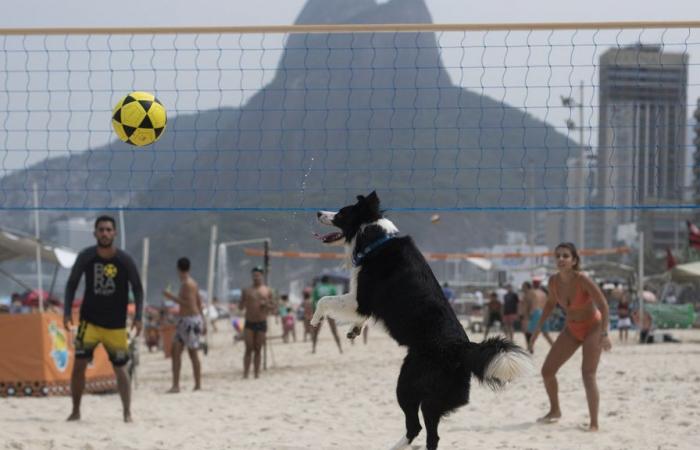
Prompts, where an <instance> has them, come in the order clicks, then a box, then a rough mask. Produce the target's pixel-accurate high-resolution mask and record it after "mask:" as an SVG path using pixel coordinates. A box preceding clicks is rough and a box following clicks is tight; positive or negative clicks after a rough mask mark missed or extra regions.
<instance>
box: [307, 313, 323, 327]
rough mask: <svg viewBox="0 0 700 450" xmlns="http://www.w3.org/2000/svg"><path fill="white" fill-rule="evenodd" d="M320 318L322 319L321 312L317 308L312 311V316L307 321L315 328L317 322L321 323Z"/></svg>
mask: <svg viewBox="0 0 700 450" xmlns="http://www.w3.org/2000/svg"><path fill="white" fill-rule="evenodd" d="M322 320H323V314H322V313H320V312H319V310H316V312H315V313H314V316H313V317H312V318H311V321H310V322H309V325H311V326H312V327H314V328H316V327H317V326H318V324H320V323H321V321H322Z"/></svg>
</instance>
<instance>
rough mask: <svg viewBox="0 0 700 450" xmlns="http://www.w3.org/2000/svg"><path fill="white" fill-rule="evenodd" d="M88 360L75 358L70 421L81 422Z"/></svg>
mask: <svg viewBox="0 0 700 450" xmlns="http://www.w3.org/2000/svg"><path fill="white" fill-rule="evenodd" d="M88 362H90V360H89V359H87V358H75V361H74V363H73V372H72V373H71V377H70V393H71V397H72V399H73V411H72V412H71V414H70V416H68V420H69V421H73V420H80V400H81V399H82V398H83V391H84V390H85V369H86V368H87V365H88Z"/></svg>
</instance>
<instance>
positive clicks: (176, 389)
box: [165, 386, 180, 394]
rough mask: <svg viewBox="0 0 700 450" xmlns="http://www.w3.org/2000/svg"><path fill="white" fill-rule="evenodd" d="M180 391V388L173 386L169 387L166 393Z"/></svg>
mask: <svg viewBox="0 0 700 450" xmlns="http://www.w3.org/2000/svg"><path fill="white" fill-rule="evenodd" d="M178 392H180V388H179V387H176V386H173V387H171V388H170V389H168V390H167V391H166V392H165V393H166V394H177V393H178Z"/></svg>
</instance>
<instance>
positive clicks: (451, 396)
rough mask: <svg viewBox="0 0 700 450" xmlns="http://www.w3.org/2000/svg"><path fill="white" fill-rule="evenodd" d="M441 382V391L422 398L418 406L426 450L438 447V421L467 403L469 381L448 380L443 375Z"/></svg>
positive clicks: (446, 375) (453, 378)
mask: <svg viewBox="0 0 700 450" xmlns="http://www.w3.org/2000/svg"><path fill="white" fill-rule="evenodd" d="M442 380H443V385H442V389H440V390H439V391H437V392H433V393H432V394H431V395H429V396H427V397H426V398H424V399H423V401H422V402H421V405H420V407H421V411H423V423H424V424H425V432H426V434H427V436H426V447H427V449H428V450H435V449H437V447H438V441H439V440H440V436H438V425H439V424H440V419H441V418H442V417H443V416H444V415H445V414H448V413H449V412H451V411H454V410H455V409H457V408H459V407H460V406H462V405H465V404H466V403H467V402H468V401H469V380H464V379H462V378H461V377H452V379H450V376H449V374H447V373H444V374H443V376H442Z"/></svg>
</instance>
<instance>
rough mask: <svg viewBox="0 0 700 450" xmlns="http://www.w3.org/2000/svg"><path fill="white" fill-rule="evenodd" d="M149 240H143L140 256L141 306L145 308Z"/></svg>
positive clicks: (146, 301)
mask: <svg viewBox="0 0 700 450" xmlns="http://www.w3.org/2000/svg"><path fill="white" fill-rule="evenodd" d="M149 247H150V240H149V238H147V237H145V238H143V253H142V256H141V284H142V285H143V305H142V308H145V307H146V305H147V304H148V256H149V255H148V253H149V250H150V248H149Z"/></svg>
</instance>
